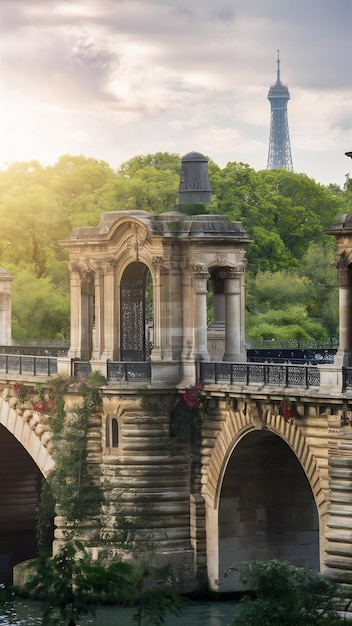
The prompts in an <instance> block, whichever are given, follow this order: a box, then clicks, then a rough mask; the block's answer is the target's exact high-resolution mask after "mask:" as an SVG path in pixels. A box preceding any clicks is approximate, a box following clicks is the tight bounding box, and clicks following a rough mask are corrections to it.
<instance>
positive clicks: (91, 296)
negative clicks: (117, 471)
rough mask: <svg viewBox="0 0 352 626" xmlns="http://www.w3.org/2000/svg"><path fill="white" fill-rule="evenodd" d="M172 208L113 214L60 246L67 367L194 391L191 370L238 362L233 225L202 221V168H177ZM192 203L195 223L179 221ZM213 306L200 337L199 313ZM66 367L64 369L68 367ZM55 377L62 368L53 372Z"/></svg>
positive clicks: (205, 198)
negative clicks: (142, 373) (128, 366)
mask: <svg viewBox="0 0 352 626" xmlns="http://www.w3.org/2000/svg"><path fill="white" fill-rule="evenodd" d="M178 195H179V197H178V205H177V206H176V208H175V210H171V211H168V212H165V213H162V214H161V215H151V214H149V213H147V212H146V211H124V210H121V211H113V212H109V213H103V214H102V215H101V219H100V224H99V226H97V227H89V228H75V229H74V230H73V232H72V233H71V236H70V239H69V240H68V241H67V242H64V245H67V246H68V248H69V259H70V261H69V267H70V274H71V347H70V351H69V355H68V359H69V362H70V361H71V359H76V360H77V359H81V360H82V361H89V362H90V366H91V367H92V369H97V370H100V371H101V372H103V373H105V372H106V367H107V363H108V362H109V361H112V362H123V361H129V362H131V361H133V362H150V363H151V381H152V383H158V384H159V383H162V382H167V383H170V382H175V383H179V382H181V381H182V382H183V383H185V382H187V381H188V382H194V380H195V376H196V363H197V362H198V361H199V360H209V359H213V360H214V359H216V360H225V361H231V362H234V361H244V360H246V351H245V338H244V299H245V296H244V276H245V267H246V260H245V246H246V243H248V241H250V236H249V235H248V233H246V232H245V230H244V229H243V227H242V225H241V223H240V222H231V221H230V220H229V219H228V217H227V216H224V215H211V214H205V205H206V204H208V203H209V202H210V196H211V192H210V186H209V180H208V170H207V159H206V158H205V157H204V156H203V155H201V154H199V153H197V152H193V153H190V154H188V155H186V156H185V157H184V158H183V161H182V170H181V177H180V188H179V194H178ZM195 202H198V206H197V208H198V210H199V203H200V204H201V205H203V206H204V209H203V211H204V213H203V214H198V215H187V213H186V208H187V207H188V203H191V204H192V205H193V208H194V203H195ZM209 301H211V302H212V305H213V307H212V308H213V318H212V320H211V324H210V327H209V330H208V325H209V320H208V319H207V305H208V303H209ZM69 362H68V366H69ZM61 368H64V363H63V362H62V363H61Z"/></svg>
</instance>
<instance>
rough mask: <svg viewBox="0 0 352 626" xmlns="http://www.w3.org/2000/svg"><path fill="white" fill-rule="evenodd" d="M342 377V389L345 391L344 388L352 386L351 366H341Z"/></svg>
mask: <svg viewBox="0 0 352 626" xmlns="http://www.w3.org/2000/svg"><path fill="white" fill-rule="evenodd" d="M342 378H343V391H345V389H348V388H352V367H343V368H342Z"/></svg>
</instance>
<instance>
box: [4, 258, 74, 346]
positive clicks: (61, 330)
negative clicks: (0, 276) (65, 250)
mask: <svg viewBox="0 0 352 626" xmlns="http://www.w3.org/2000/svg"><path fill="white" fill-rule="evenodd" d="M8 267H9V269H10V272H11V273H12V274H14V280H13V283H12V337H13V339H15V340H16V341H20V340H21V339H53V338H60V339H62V338H67V337H69V328H70V327H69V324H70V301H69V294H68V293H67V292H65V291H64V290H63V289H62V288H61V287H60V286H59V285H57V284H54V282H53V281H52V280H51V279H50V278H49V277H41V278H38V277H37V275H36V272H35V270H34V269H32V267H31V266H30V265H27V266H26V267H25V268H24V269H17V270H16V268H15V267H13V266H11V265H10V266H8Z"/></svg>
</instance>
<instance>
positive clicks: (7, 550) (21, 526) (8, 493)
mask: <svg viewBox="0 0 352 626" xmlns="http://www.w3.org/2000/svg"><path fill="white" fill-rule="evenodd" d="M0 476H1V482H0V582H4V583H5V584H7V585H9V584H12V570H13V567H14V565H16V564H17V563H20V562H22V561H25V560H27V559H31V558H34V557H35V556H37V554H38V547H37V537H36V517H37V509H38V504H39V500H40V492H41V485H42V480H43V476H42V473H41V472H40V470H39V468H38V467H37V465H36V464H35V462H34V461H33V459H32V458H31V456H30V455H29V454H28V452H27V451H26V450H25V449H24V448H23V446H22V445H21V444H20V443H19V442H18V441H17V439H16V438H15V437H14V436H13V435H12V434H11V433H10V432H9V431H8V430H7V429H6V428H5V427H4V426H2V425H0ZM53 528H54V526H53V525H52V529H51V533H52V539H53Z"/></svg>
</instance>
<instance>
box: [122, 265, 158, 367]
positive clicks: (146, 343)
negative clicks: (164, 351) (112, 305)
mask: <svg viewBox="0 0 352 626" xmlns="http://www.w3.org/2000/svg"><path fill="white" fill-rule="evenodd" d="M150 275H151V274H150V270H149V267H148V265H146V264H145V263H143V262H142V261H132V262H131V263H129V264H128V265H127V266H126V268H125V270H124V272H123V274H122V276H121V281H120V298H119V300H120V346H121V360H122V361H146V360H147V359H148V358H149V355H150V340H149V336H148V332H147V322H148V320H147V306H146V288H147V281H148V276H150Z"/></svg>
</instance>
